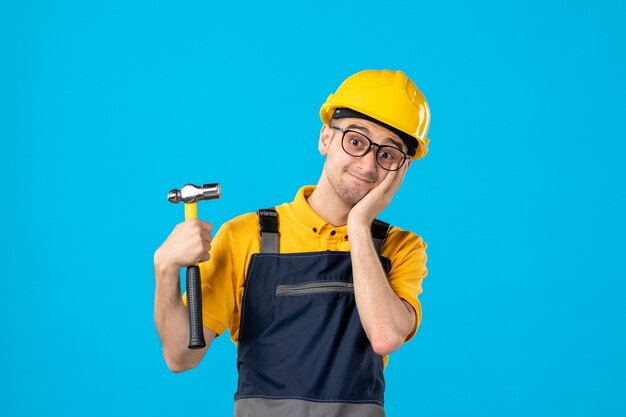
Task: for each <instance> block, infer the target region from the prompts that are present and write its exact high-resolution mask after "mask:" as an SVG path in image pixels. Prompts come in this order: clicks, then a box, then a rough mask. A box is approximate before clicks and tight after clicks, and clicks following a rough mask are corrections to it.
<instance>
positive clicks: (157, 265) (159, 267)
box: [154, 248, 180, 276]
mask: <svg viewBox="0 0 626 417" xmlns="http://www.w3.org/2000/svg"><path fill="white" fill-rule="evenodd" d="M154 271H155V272H156V274H157V276H159V275H172V274H177V275H178V273H179V272H180V266H179V265H176V264H175V263H173V262H171V261H170V260H169V259H168V258H167V257H166V256H165V255H164V254H163V253H162V251H161V248H159V249H157V250H156V252H154Z"/></svg>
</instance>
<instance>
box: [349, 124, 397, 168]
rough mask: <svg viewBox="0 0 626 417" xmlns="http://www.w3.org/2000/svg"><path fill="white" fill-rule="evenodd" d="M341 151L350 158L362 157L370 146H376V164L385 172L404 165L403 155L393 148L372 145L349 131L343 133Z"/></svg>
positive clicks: (363, 136)
mask: <svg viewBox="0 0 626 417" xmlns="http://www.w3.org/2000/svg"><path fill="white" fill-rule="evenodd" d="M342 145H343V150H344V151H346V153H347V154H348V155H351V156H363V155H365V154H366V153H367V152H368V151H369V150H370V148H371V146H372V145H374V146H377V147H378V149H376V162H378V164H379V165H380V166H381V167H382V168H384V169H386V170H387V171H395V170H397V169H399V168H400V167H401V166H402V165H403V164H404V160H405V157H404V155H405V154H404V153H403V152H402V151H401V150H400V149H397V148H395V147H393V146H386V145H380V146H379V145H376V144H373V143H372V142H371V141H370V140H369V139H368V138H367V137H366V136H365V135H362V134H361V133H358V132H353V131H351V130H345V131H344V132H343V140H342ZM394 165H395V167H394Z"/></svg>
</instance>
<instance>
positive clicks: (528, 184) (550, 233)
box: [0, 0, 626, 416]
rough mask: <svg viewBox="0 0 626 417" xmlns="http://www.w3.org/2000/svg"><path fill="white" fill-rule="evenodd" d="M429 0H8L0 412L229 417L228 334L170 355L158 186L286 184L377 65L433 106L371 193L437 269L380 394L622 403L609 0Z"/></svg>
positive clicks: (404, 408) (265, 193)
mask: <svg viewBox="0 0 626 417" xmlns="http://www.w3.org/2000/svg"><path fill="white" fill-rule="evenodd" d="M435 3H437V2H414V1H412V2H372V3H368V2H338V3H323V2H321V3H320V2H295V3H294V2H287V1H275V2H258V3H252V2H250V3H247V2H240V3H231V4H228V3H227V2H215V3H212V2H198V1H196V2H185V3H183V4H179V5H174V3H172V2H159V1H143V2H122V1H110V2H80V1H74V2H72V1H57V2H33V1H19V2H17V1H15V2H9V1H3V2H2V3H0V153H1V155H2V164H0V186H1V190H2V197H1V198H2V205H1V207H0V210H1V211H2V213H1V214H2V215H1V220H0V221H1V222H2V224H1V229H0V230H1V232H0V233H1V234H2V239H1V242H2V247H1V251H0V257H1V262H2V263H1V280H0V324H1V333H0V334H1V336H2V343H1V347H0V384H1V387H0V415H3V416H40V415H47V416H61V415H62V416H84V415H90V416H110V415H151V416H169V415H185V414H189V413H195V410H196V407H197V406H200V407H202V409H203V411H204V412H203V414H204V415H211V416H213V415H215V416H228V415H232V401H233V399H232V394H233V393H234V391H235V388H236V368H235V347H234V345H233V344H232V343H231V342H230V340H229V339H228V337H221V338H219V339H218V340H217V341H216V342H215V344H214V345H213V346H212V348H211V350H210V351H209V354H208V356H206V357H205V359H204V361H203V362H202V364H201V365H200V366H199V367H198V368H196V369H194V370H192V371H189V372H186V373H183V374H172V373H170V372H169V371H168V370H167V368H166V366H165V363H164V361H163V360H162V358H161V355H160V345H159V341H158V337H157V334H156V331H155V328H154V325H153V320H152V302H153V291H154V280H153V270H152V255H153V252H154V250H155V249H156V248H157V247H158V246H159V245H160V243H161V242H162V241H163V240H164V239H165V237H166V236H167V235H168V234H169V232H170V230H171V228H172V227H173V226H174V225H175V224H176V223H177V222H179V221H181V219H182V217H183V209H182V207H180V206H174V205H172V204H169V203H168V202H167V201H166V194H167V191H169V190H170V189H171V188H177V187H180V186H182V185H183V184H185V183H187V182H194V183H207V182H220V183H221V185H222V187H223V198H222V199H221V200H219V201H213V202H208V203H205V204H202V205H201V207H199V212H200V216H201V217H203V218H205V219H207V220H210V221H212V222H213V223H214V224H215V225H216V226H219V225H221V224H222V223H223V222H225V221H226V220H228V219H230V218H232V217H234V216H236V215H238V214H241V213H243V212H248V211H252V210H255V209H257V208H259V207H264V206H269V205H274V204H279V203H282V202H285V201H290V200H291V199H292V198H293V196H294V195H295V192H296V190H297V189H298V188H299V187H300V186H301V185H303V184H312V183H315V182H316V181H317V179H318V176H319V173H320V170H321V167H322V164H323V158H322V157H321V156H320V155H319V153H318V152H317V137H318V136H317V135H318V132H319V129H320V126H321V122H320V120H319V116H318V110H319V106H320V105H321V104H322V103H323V102H324V100H325V99H326V96H327V95H328V94H329V93H331V92H333V91H334V90H335V89H336V87H337V86H338V85H339V84H340V82H341V81H342V80H343V79H345V78H346V77H347V76H349V75H350V74H352V73H354V72H356V71H359V70H361V69H366V68H391V69H402V70H404V71H406V72H407V73H408V74H409V76H410V77H411V78H412V79H414V80H415V82H416V83H417V85H418V86H419V87H420V89H421V90H422V91H423V92H424V94H425V95H426V97H427V98H428V100H429V103H430V106H431V110H432V124H431V130H430V132H429V136H430V138H431V147H430V153H429V155H428V156H427V157H426V158H425V159H423V160H420V161H419V162H417V163H415V164H413V166H412V167H411V169H410V170H409V173H408V175H407V178H406V180H405V183H404V184H403V188H402V189H401V190H400V192H399V193H398V194H397V196H396V197H395V198H394V201H393V202H392V205H391V206H390V207H389V208H388V209H387V210H386V211H385V212H384V214H383V215H382V218H383V219H385V220H387V221H389V222H391V223H393V224H396V225H398V226H400V227H403V228H405V229H409V230H413V231H415V232H416V233H418V234H420V235H422V236H423V237H424V239H425V240H426V241H427V242H428V243H429V251H428V253H429V261H428V266H429V270H430V274H429V276H428V278H427V279H426V280H425V281H424V293H423V295H422V296H421V297H420V298H421V300H422V303H423V309H424V319H423V324H422V326H421V328H420V331H419V332H418V334H417V336H416V337H415V339H413V341H411V343H409V344H407V345H405V346H404V347H402V348H401V350H400V351H399V352H397V353H396V354H394V355H393V356H392V357H391V360H390V363H389V367H388V368H387V372H386V374H387V379H388V389H387V395H386V400H387V409H388V412H389V415H390V416H408V415H422V416H457V415H462V414H463V415H470V416H479V415H480V416H495V415H498V416H499V415H507V416H528V415H532V416H556V415H568V416H592V415H602V416H623V415H626V400H625V399H624V392H626V380H625V379H626V303H625V302H624V301H625V298H626V297H625V291H626V284H625V282H624V280H625V278H626V267H625V262H624V254H623V252H624V249H625V245H624V236H625V233H626V227H625V221H624V212H625V208H626V204H625V194H626V193H625V185H626V184H625V182H626V175H625V173H626V170H625V168H624V164H623V163H622V160H623V159H624V152H625V151H626V131H625V128H624V114H625V113H626V106H625V104H624V97H626V77H625V74H626V57H625V55H626V54H625V52H624V51H625V50H626V45H625V40H626V29H625V26H624V17H625V16H626V8H625V6H624V3H623V2H619V1H594V2H580V1H552V0H551V1H529V2H515V3H509V2H495V1H493V2H489V1H479V2H463V1H447V2H439V3H437V4H435ZM192 401H196V403H195V404H194V403H193V402H192Z"/></svg>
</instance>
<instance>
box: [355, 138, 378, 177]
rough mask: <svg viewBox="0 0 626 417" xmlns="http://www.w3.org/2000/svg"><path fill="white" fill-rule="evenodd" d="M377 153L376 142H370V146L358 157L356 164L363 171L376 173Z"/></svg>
mask: <svg viewBox="0 0 626 417" xmlns="http://www.w3.org/2000/svg"><path fill="white" fill-rule="evenodd" d="M377 153H378V147H377V145H376V144H372V147H371V148H370V150H369V151H367V153H366V154H365V155H363V156H362V157H360V158H359V162H358V166H359V168H361V169H362V170H363V171H364V172H367V173H376V172H377V170H378V164H377V163H376V154H377Z"/></svg>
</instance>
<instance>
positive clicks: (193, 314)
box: [167, 184, 222, 349]
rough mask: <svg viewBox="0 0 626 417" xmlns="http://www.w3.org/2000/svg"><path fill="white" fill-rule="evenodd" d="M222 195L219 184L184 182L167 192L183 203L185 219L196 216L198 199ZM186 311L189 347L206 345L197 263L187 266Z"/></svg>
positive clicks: (168, 198)
mask: <svg viewBox="0 0 626 417" xmlns="http://www.w3.org/2000/svg"><path fill="white" fill-rule="evenodd" d="M221 196H222V190H221V188H220V185H219V184H204V185H203V186H202V187H198V186H196V185H193V184H185V185H183V187H182V188H181V189H180V190H177V189H173V190H172V191H170V192H169V193H167V200H168V201H169V202H171V203H175V204H176V203H180V202H181V201H182V202H183V203H185V220H189V219H196V218H198V209H197V207H196V203H197V202H198V201H200V200H215V199H217V198H220V197H221ZM187 311H188V313H189V346H188V348H189V349H202V348H203V347H205V346H206V342H205V341H204V333H203V331H202V289H201V287H200V267H199V266H198V264H197V263H196V264H194V265H190V266H188V267H187Z"/></svg>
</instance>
